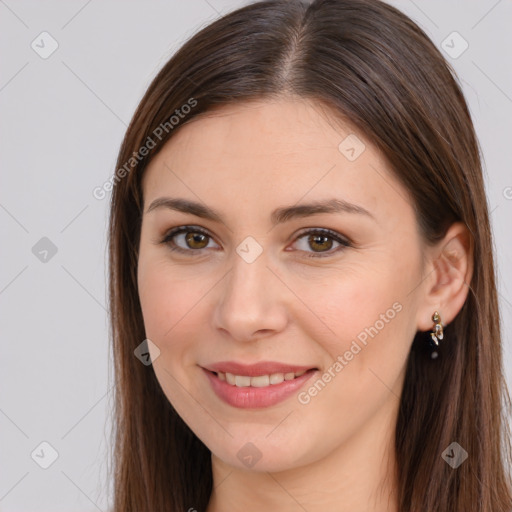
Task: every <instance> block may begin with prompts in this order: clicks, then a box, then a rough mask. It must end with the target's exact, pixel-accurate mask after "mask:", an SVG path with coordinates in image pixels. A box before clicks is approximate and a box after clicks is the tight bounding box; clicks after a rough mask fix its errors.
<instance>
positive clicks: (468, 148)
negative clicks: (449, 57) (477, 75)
mask: <svg viewBox="0 0 512 512" xmlns="http://www.w3.org/2000/svg"><path fill="white" fill-rule="evenodd" d="M454 76H455V73H454V72H453V70H452V69H451V67H450V65H449V64H448V63H447V62H446V61H445V59H444V58H443V57H442V55H441V54H440V52H439V51H438V50H437V48H436V47H435V46H434V45H433V44H432V42H431V41H430V40H429V38H428V37H427V36H426V34H425V33H424V32H423V31H422V30H421V29H420V28H419V27H418V26H417V25H416V24H415V23H414V22H412V21H411V20H410V19H409V18H408V17H407V16H405V15H404V14H402V13H401V12H400V11H398V10H397V9H395V8H393V7H391V6H389V5H387V4H385V3H383V2H380V1H376V0H316V1H313V2H312V3H309V2H301V1H270V2H258V3H254V4H251V5H248V6H246V7H243V8H241V9H238V10H236V11H234V12H231V13H229V14H227V15H225V16H223V17H222V18H220V19H218V20H216V21H215V22H213V23H212V24H210V25H209V26H207V27H205V28H203V29H202V30H201V31H200V32H198V33H197V34H196V35H194V36H193V37H192V38H191V39H190V40H188V42H186V43H185V44H184V45H183V46H182V48H181V49H180V50H179V51H178V52H177V53H176V54H175V55H174V56H173V57H172V58H171V59H170V60H169V61H168V62H167V63H166V64H165V66H164V67H163V69H162V70H161V71H160V72H159V73H158V75H157V76H156V78H155V79H154V80H153V82H152V83H151V85H150V86H149V88H148V90H147V92H146V93H145V95H144V97H143V99H142V101H141V102H140V104H139V106H138V108H137V111H136V112H135V114H134V116H133V119H132V121H131V123H130V126H129V128H128V130H127V132H126V136H125V138H124V141H123V143H122V146H121V149H120V152H119V158H118V161H117V169H118V170H120V169H121V168H122V167H124V169H125V172H124V173H119V174H118V175H117V178H119V179H117V180H116V184H115V187H114V189H113V193H112V202H111V216H110V227H109V241H110V245H109V267H110V268H109V270H110V283H109V285H110V296H109V299H110V308H111V336H112V343H113V358H114V371H115V423H114V435H115V449H114V452H113V455H112V457H113V462H114V466H115V467H114V473H113V480H114V511H115V512H141V511H143V510H144V511H146V510H147V511H149V510H151V511H163V510H168V511H178V510H179V511H184V510H188V509H189V508H191V507H192V508H194V509H195V510H198V511H199V512H201V511H204V510H205V509H206V507H207V504H208V501H209V498H210V493H211V490H212V483H213V481H212V471H211V454H210V451H209V450H208V449H207V448H206V447H205V445H204V444H203V443H202V442H201V441H200V440H199V439H198V438H197V437H196V436H195V434H194V433H193V432H192V431H191V430H190V429H189V428H188V426H187V425H186V424H185V423H184V422H183V421H182V419H181V418H180V417H179V416H178V414H177V413H176V412H175V410H174V409H173V407H172V405H171V404H170V403H169V401H168V399H167V398H166V396H165V395H164V393H163V391H162V390H161V388H160V385H159V383H158V381H157V379H156V377H155V373H154V371H153V370H152V368H151V366H144V365H143V364H141V362H140V361H139V360H138V359H137V358H136V357H134V350H135V348H136V347H137V346H138V345H139V344H140V343H141V342H142V340H144V339H145V330H144V325H143V319H142V313H141V308H140V303H139V299H138V289H137V260H138V247H139V239H140V229H141V217H142V211H143V197H142V189H141V179H142V175H143V172H144V169H145V168H146V166H147V165H148V163H149V162H150V160H151V158H152V157H154V155H155V154H156V153H157V152H158V151H159V149H160V148H161V147H162V146H163V145H164V144H165V142H166V141H167V140H169V138H170V137H172V135H173V134H174V133H175V132H176V131H177V130H179V128H180V127H181V126H183V125H184V124H186V123H187V122H190V121H191V120H193V119H194V118H197V116H198V115H199V114H201V113H204V112H207V111H209V110H212V109H213V108H215V107H216V106H221V105H224V104H233V103H236V102H242V101H247V100H251V99H265V98H273V97H280V96H282V95H294V96H296V97H302V98H309V99H313V100H315V101H316V102H317V104H318V105H322V106H323V107H326V108H325V110H326V111H328V112H330V113H332V114H334V115H335V116H337V117H338V118H339V119H340V120H346V119H349V120H350V123H352V125H353V126H355V127H356V128H357V129H359V130H361V133H364V134H365V136H366V137H368V139H369V140H371V141H372V143H373V144H375V145H376V146H377V147H378V148H379V149H380V150H381V151H382V153H383V154H384V155H385V158H387V159H388V161H389V163H390V164H391V166H392V169H393V171H394V173H395V174H396V176H397V177H398V179H399V180H401V182H402V183H403V185H404V186H405V187H406V189H407V190H408V191H409V193H410V194H411V197H412V199H413V201H414V203H415V209H416V212H417V220H418V225H419V227H420V229H421V233H422V235H423V239H424V241H425V243H428V244H430V243H433V242H435V241H437V240H439V239H440V238H441V237H442V236H443V235H444V234H445V232H446V229H447V228H448V226H449V225H450V224H451V223H453V222H454V221H461V222H463V223H464V224H465V225H466V226H467V227H468V230H469V231H470V233H471V237H472V243H473V247H474V253H473V254H474V269H473V275H472V279H471V282H470V283H469V293H468V297H467V299H466V301H465V303H464V306H463V307H462V309H461V311H460V312H459V314H458V315H457V316H456V318H455V319H454V321H453V322H452V323H451V324H450V325H448V326H447V327H446V329H445V339H447V340H449V341H447V342H446V343H444V344H442V346H441V347H440V349H439V354H440V355H439V357H438V358H437V359H435V360H432V359H430V358H429V357H428V354H427V353H426V352H425V350H424V349H423V347H424V346H425V339H424V338H425V333H421V332H418V333H417V334H416V337H415V339H414V341H413V344H412V349H411V352H410V355H409V358H408V363H407V370H406V377H405V383H404V389H403V394H402V397H401V404H400V409H399V415H398V420H397V425H396V447H395V453H396V458H397V464H398V483H399V488H398V497H399V509H400V510H403V511H411V512H412V511H414V512H431V511H433V510H436V511H441V512H468V511H469V510H471V511H473V512H477V511H478V512H510V510H512V497H511V494H512V493H511V484H510V477H509V476H508V474H507V472H506V466H507V463H510V437H509V432H508V429H509V427H508V422H507V417H508V413H509V411H510V399H509V395H508V391H507V388H506V383H505V380H504V376H503V370H502V348H501V338H500V317H499V309H498V301H497V290H496V281H495V267H494V260H493V251H492V248H493V242H492V236H491V230H490V225H489V213H488V205H487V198H486V195H485V190H484V183H483V178H482V169H481V163H480V155H479V148H478V143H477V140H476V136H475V133H474V128H473V125H472V121H471V118H470V114H469V112H468V108H467V105H466V103H465V100H464V97H463V95H462V92H461V89H460V87H459V85H458V84H457V82H456V80H455V78H454ZM191 100H193V101H194V102H196V103H194V105H195V106H194V108H191V109H183V110H180V112H183V113H185V112H188V114H187V115H185V116H181V115H180V119H179V124H178V125H177V126H174V124H173V123H172V122H170V121H169V119H170V117H171V116H172V115H173V114H174V113H175V112H176V109H181V108H182V106H184V105H187V104H189V105H191V104H192V102H191ZM182 118H183V119H184V120H183V121H182V120H181V119H182ZM165 123H167V124H165ZM162 127H163V129H162ZM155 134H158V136H155ZM162 134H163V136H162ZM149 140H151V141H152V144H149V143H148V141H149ZM145 146H146V149H147V148H148V147H150V146H154V147H151V149H149V151H148V150H146V151H144V152H143V151H141V148H142V147H145ZM141 153H145V155H144V156H141ZM134 154H135V155H136V156H135V157H134ZM134 158H135V159H134ZM127 162H130V166H131V167H132V169H129V172H128V171H126V163H127ZM124 175H126V176H124ZM120 176H121V177H120ZM427 334H428V333H427ZM453 441H456V442H458V443H459V444H460V445H461V446H462V447H463V448H464V449H465V450H466V451H467V452H468V454H469V456H468V459H467V460H466V461H465V462H464V463H463V464H462V465H460V466H459V467H458V468H457V469H452V468H451V467H450V466H449V465H448V464H447V463H445V462H444V460H443V459H442V457H441V454H442V452H443V451H444V450H445V448H446V447H447V446H449V445H450V444H451V443H452V442H453Z"/></svg>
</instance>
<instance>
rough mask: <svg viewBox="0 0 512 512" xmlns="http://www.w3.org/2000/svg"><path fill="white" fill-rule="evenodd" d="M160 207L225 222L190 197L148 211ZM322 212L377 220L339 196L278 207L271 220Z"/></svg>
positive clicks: (166, 200)
mask: <svg viewBox="0 0 512 512" xmlns="http://www.w3.org/2000/svg"><path fill="white" fill-rule="evenodd" d="M160 208H166V209H169V210H176V211H179V212H183V213H190V214H192V215H195V216H196V217H201V218H203V219H208V220H211V221H214V222H219V223H222V224H225V222H224V220H223V218H222V215H221V214H220V213H219V212H217V211H216V210H214V209H212V208H210V207H209V206H206V205H204V204H202V203H198V202H196V201H192V200H190V199H182V198H173V197H159V198H157V199H155V200H154V201H153V202H152V203H151V205H150V206H149V208H148V209H147V211H146V213H150V212H151V211H153V210H157V209H160ZM320 213H352V214H359V215H365V216H368V217H370V218H372V219H374V220H375V217H374V216H373V215H372V214H371V213H370V212H369V211H368V210H367V209H366V208H363V207H362V206H359V205H356V204H353V203H349V202H347V201H345V200H343V199H339V198H333V199H328V200H324V201H313V202H311V203H307V204H301V205H293V206H285V207H281V208H276V209H275V210H274V211H273V212H272V214H271V215H270V220H271V223H272V225H273V226H275V225H277V224H282V223H284V222H288V221H290V220H292V219H294V218H301V217H308V216H309V215H316V214H320Z"/></svg>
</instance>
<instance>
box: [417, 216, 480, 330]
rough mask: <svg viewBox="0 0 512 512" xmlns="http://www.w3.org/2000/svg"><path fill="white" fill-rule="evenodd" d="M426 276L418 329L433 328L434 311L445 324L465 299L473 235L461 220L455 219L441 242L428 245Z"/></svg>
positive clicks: (470, 267) (471, 268)
mask: <svg viewBox="0 0 512 512" xmlns="http://www.w3.org/2000/svg"><path fill="white" fill-rule="evenodd" d="M425 275H427V278H426V279H425V280H424V282H423V286H422V287H421V288H422V293H423V296H422V297H421V298H420V305H419V307H418V310H417V318H416V323H417V328H418V330H419V331H428V330H431V329H432V327H433V322H432V315H433V313H434V311H436V310H437V311H438V312H439V315H440V316H441V323H442V324H443V325H448V324H449V323H450V322H451V321H453V319H454V318H455V317H456V316H457V314H458V313H459V311H460V310H461V309H462V306H463V305H464V302H465V301H466V297H467V295H468V292H469V283H470V282H471V277H472V275H473V238H472V236H471V233H470V232H469V230H468V228H467V227H466V225H465V224H464V223H462V222H455V223H454V224H452V225H451V226H450V228H449V229H448V231H447V232H446V235H445V236H444V237H443V239H442V240H441V241H440V242H438V243H437V244H436V245H435V246H430V247H428V249H427V256H426V258H425Z"/></svg>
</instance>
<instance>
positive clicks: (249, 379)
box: [207, 368, 317, 388]
mask: <svg viewBox="0 0 512 512" xmlns="http://www.w3.org/2000/svg"><path fill="white" fill-rule="evenodd" d="M316 370H317V369H316V368H310V369H309V370H301V371H299V372H287V373H280V372H278V373H269V374H263V375H255V376H250V375H235V374H233V373H229V372H220V371H219V372H210V373H212V374H213V375H215V376H216V377H217V378H218V379H219V380H220V381H223V382H226V383H227V384H229V385H230V386H236V387H239V388H248V387H252V388H266V387H268V386H276V385H278V384H281V383H282V382H284V381H290V380H295V379H297V378H299V377H301V376H302V375H304V374H305V373H308V372H314V371H316ZM207 371H209V370H207Z"/></svg>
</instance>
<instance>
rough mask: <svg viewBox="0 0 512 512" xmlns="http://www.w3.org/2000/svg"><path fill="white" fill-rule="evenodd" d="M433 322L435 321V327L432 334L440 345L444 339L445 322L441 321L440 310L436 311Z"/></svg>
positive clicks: (433, 338)
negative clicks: (440, 341)
mask: <svg viewBox="0 0 512 512" xmlns="http://www.w3.org/2000/svg"><path fill="white" fill-rule="evenodd" d="M432 322H434V328H433V331H432V332H431V333H430V336H432V340H433V341H434V343H435V344H436V345H438V346H439V340H442V339H443V324H442V323H441V315H440V314H439V312H438V311H434V314H433V315H432Z"/></svg>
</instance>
